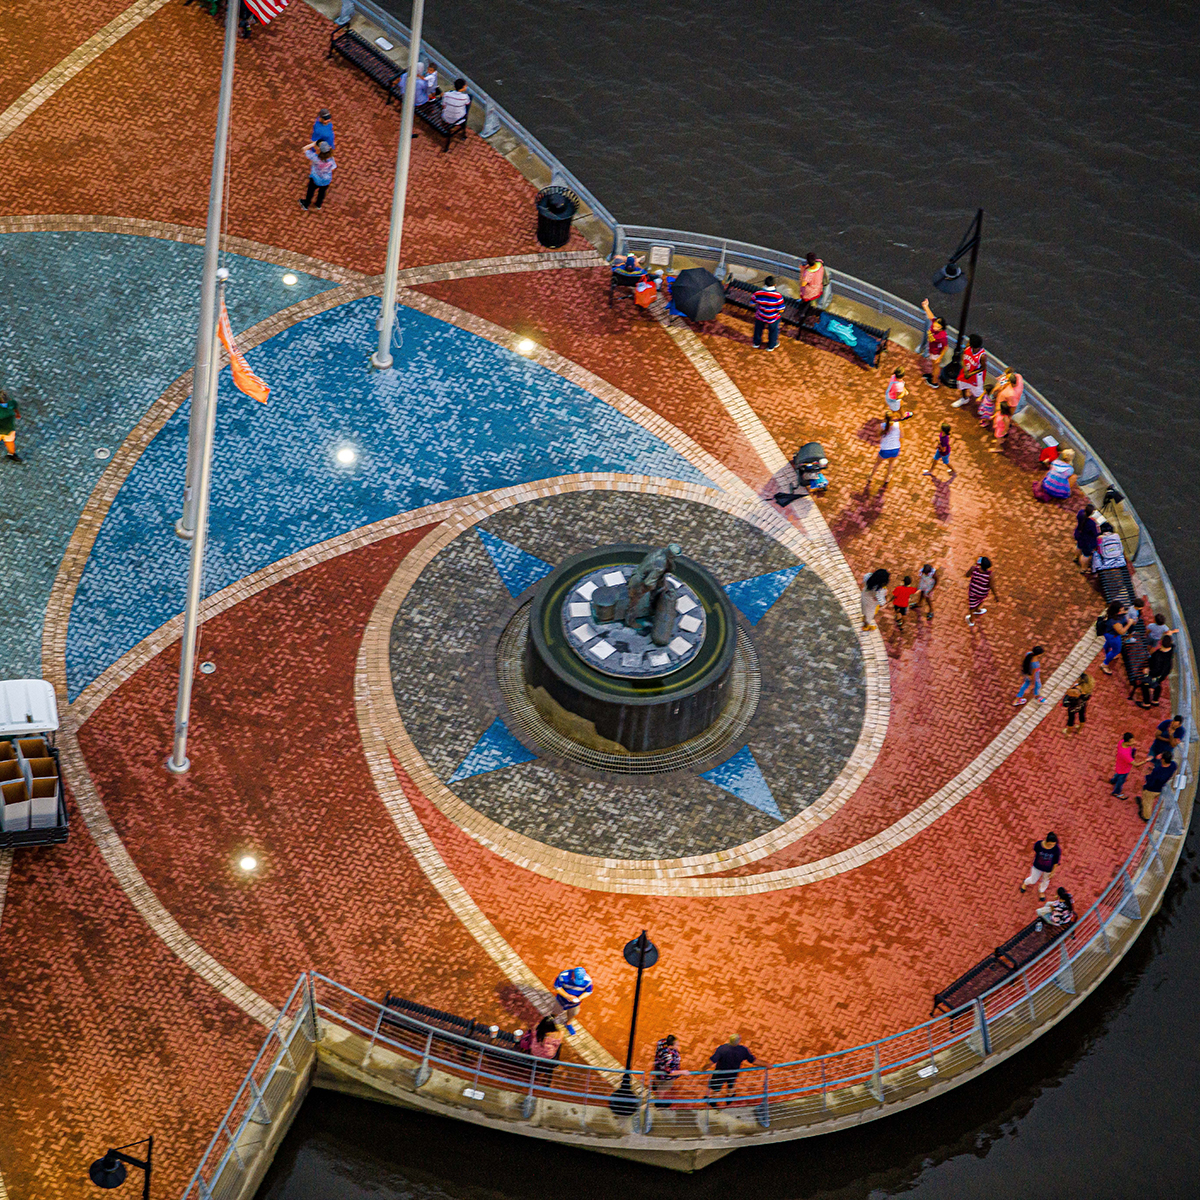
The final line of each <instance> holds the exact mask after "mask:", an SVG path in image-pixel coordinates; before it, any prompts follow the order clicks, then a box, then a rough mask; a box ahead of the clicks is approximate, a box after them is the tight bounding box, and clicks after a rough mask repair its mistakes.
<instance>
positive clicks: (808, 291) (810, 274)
mask: <svg viewBox="0 0 1200 1200" xmlns="http://www.w3.org/2000/svg"><path fill="white" fill-rule="evenodd" d="M804 262H805V265H804V267H803V268H801V271H800V320H801V321H802V322H803V320H804V318H805V317H807V316H808V313H809V310H810V309H811V308H812V307H813V306H814V305H815V304H816V302H817V301H818V300H820V298H821V293H822V292H824V290H825V264H824V263H823V262H822V261H821V259H819V258H818V257H817V256H816V255H815V254H814V253H812V251H809V253H808V256H807V257H806V258H805V260H804Z"/></svg>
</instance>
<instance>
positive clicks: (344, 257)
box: [0, 3, 587, 273]
mask: <svg viewBox="0 0 1200 1200" xmlns="http://www.w3.org/2000/svg"><path fill="white" fill-rule="evenodd" d="M331 28H332V25H331V23H330V22H329V21H327V20H326V19H325V18H324V17H323V16H321V15H320V14H319V13H318V12H316V11H315V10H314V9H311V8H309V6H308V5H307V4H299V3H297V4H292V5H291V6H290V7H289V8H288V11H287V12H286V13H284V14H283V15H282V16H281V17H279V18H278V19H277V20H275V21H273V22H272V23H271V24H270V25H269V26H267V27H266V28H265V29H263V28H260V29H256V30H255V32H254V35H253V37H251V38H250V39H248V40H246V39H242V40H239V42H238V49H237V60H236V61H237V73H236V75H235V86H234V103H233V118H232V127H231V141H230V150H229V164H230V177H231V181H232V183H231V192H230V199H229V206H228V207H229V221H228V232H229V233H231V234H234V235H236V236H241V237H247V238H252V239H254V240H256V241H259V242H265V243H267V244H268V245H272V246H280V247H284V248H286V249H289V250H295V251H299V252H301V253H305V254H310V255H312V256H313V257H315V258H319V259H323V260H325V261H327V262H335V263H338V264H340V265H342V266H347V267H351V268H354V269H356V270H360V271H366V272H369V273H377V272H380V271H382V270H383V264H384V253H385V250H386V246H387V230H388V217H389V213H390V205H391V193H392V180H393V176H394V172H395V162H396V142H397V135H398V133H399V124H400V121H399V110H398V109H397V107H396V105H395V104H394V103H393V104H392V105H390V106H389V105H386V104H385V103H384V95H383V91H382V90H381V89H380V88H378V87H376V85H375V84H373V83H371V82H370V80H368V79H367V78H366V76H364V75H363V74H362V73H361V72H360V71H357V70H356V69H354V68H352V67H350V66H349V65H348V64H346V63H343V62H342V61H341V60H340V59H337V60H333V61H327V60H326V58H325V54H326V52H327V50H328V47H329V31H330V29H331ZM220 72H221V27H220V26H219V25H217V24H216V23H215V22H214V21H213V20H212V19H211V18H210V17H208V16H207V14H205V13H204V12H203V11H202V10H200V9H199V7H198V6H197V5H192V6H191V7H190V8H185V7H183V5H181V4H168V5H167V6H166V7H165V8H162V9H160V10H159V11H158V12H157V13H155V14H154V16H152V17H150V18H149V19H148V20H146V21H144V22H143V23H142V24H141V25H139V26H138V27H137V28H136V29H135V30H133V31H132V32H131V33H129V34H128V35H127V36H126V37H124V38H123V39H122V40H121V41H120V42H118V43H117V44H116V45H115V46H114V47H113V48H112V49H111V50H109V51H108V52H107V53H105V54H104V55H102V56H101V57H100V58H99V59H98V60H97V61H96V62H94V63H93V64H92V65H91V66H89V67H88V68H87V69H86V70H85V71H83V72H82V73H81V74H79V75H78V76H76V78H75V79H74V80H72V82H71V83H70V84H69V85H68V86H67V87H66V88H64V89H63V90H62V91H61V92H59V93H58V95H56V96H55V97H54V98H53V99H52V100H50V101H49V102H47V103H46V104H44V105H43V106H42V107H41V108H40V109H38V111H37V112H35V113H34V114H33V115H32V116H31V117H30V118H29V119H28V120H27V121H26V122H25V123H24V124H23V125H21V126H20V127H19V128H18V129H17V130H16V132H15V133H13V135H12V136H11V137H10V138H8V139H7V141H6V142H5V143H4V150H5V177H6V184H7V186H6V187H5V189H4V193H3V196H2V197H0V214H10V213H21V214H25V213H88V214H100V215H104V216H122V217H140V218H145V219H152V220H158V221H172V222H177V223H179V224H183V225H192V226H199V227H202V226H203V225H204V222H205V216H206V213H207V209H208V184H209V173H210V171H211V163H212V139H213V131H214V129H215V127H216V103H217V87H218V83H219V79H220ZM181 81H184V83H183V84H182V86H181ZM114 97H120V103H116V104H115V103H113V98H114ZM163 97H170V98H171V99H170V101H169V102H168V103H164V100H163ZM323 105H324V106H327V107H328V108H330V109H331V110H332V112H333V114H334V127H335V131H336V133H337V153H336V155H335V157H336V159H337V163H338V169H337V171H336V172H335V174H334V183H333V186H332V187H331V188H330V189H329V196H328V199H327V201H326V207H325V210H324V211H323V212H320V213H317V212H310V213H305V212H304V211H303V210H302V209H301V208H300V206H299V204H298V201H299V199H300V197H301V196H303V194H304V184H305V179H306V178H307V174H308V163H307V161H306V160H305V159H304V157H303V154H302V150H303V147H304V145H305V144H306V143H307V141H308V139H309V132H310V131H311V129H312V122H313V117H314V115H315V113H316V111H317V109H319V108H320V107H322V106H323ZM533 195H534V189H533V187H532V185H531V184H529V183H528V182H527V181H526V180H525V179H524V178H523V177H522V176H521V175H520V174H519V173H518V172H517V171H516V169H515V168H513V167H512V166H511V165H510V164H509V163H508V162H506V161H505V160H504V159H503V158H501V157H500V156H499V155H498V154H496V153H495V152H494V151H493V150H492V149H491V148H490V147H489V146H488V145H487V144H486V143H485V142H483V141H482V140H481V139H480V138H478V137H476V136H475V135H474V134H473V133H469V134H468V136H467V140H466V142H465V143H461V144H460V143H458V142H455V144H454V147H453V149H452V150H451V151H450V152H449V153H448V154H443V153H442V150H441V144H439V143H438V142H436V141H435V140H434V139H433V137H432V136H431V135H429V134H428V133H425V132H421V133H420V135H419V137H418V139H417V140H416V141H415V142H414V143H413V158H412V175H411V181H410V189H409V195H408V204H407V209H406V216H405V234H404V244H403V253H402V255H401V262H402V265H405V266H412V265H415V264H422V263H431V262H445V261H451V260H460V259H471V258H482V257H488V256H492V255H502V254H524V253H531V252H534V251H536V250H538V246H537V242H536V239H535V232H536V222H535V219H534V215H533ZM569 248H573V249H586V248H587V244H586V243H585V242H584V241H583V239H582V238H579V237H577V236H576V237H575V238H573V241H572V244H571V247H569Z"/></svg>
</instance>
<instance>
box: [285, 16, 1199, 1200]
mask: <svg viewBox="0 0 1200 1200" xmlns="http://www.w3.org/2000/svg"><path fill="white" fill-rule="evenodd" d="M395 11H396V12H397V15H399V16H400V17H401V18H402V19H404V20H407V17H408V6H407V4H395ZM968 16H969V19H970V23H969V24H968V23H967V18H968ZM426 29H427V39H428V41H429V42H430V43H431V44H432V45H433V46H434V47H436V48H437V49H440V50H442V51H444V52H445V53H446V54H448V55H449V56H450V57H451V58H452V59H453V60H454V61H455V62H456V63H457V64H458V65H459V66H461V67H462V68H463V69H464V70H466V71H468V72H470V74H471V75H472V76H473V77H474V78H475V79H476V80H477V81H478V83H479V84H480V85H481V86H483V87H485V88H487V89H488V90H489V91H490V92H491V93H492V94H493V95H494V96H495V97H496V98H497V99H498V100H499V101H500V102H501V103H502V104H503V105H505V107H507V108H508V109H509V110H510V111H511V112H512V113H513V114H514V116H516V117H517V119H518V120H520V121H521V122H522V123H524V124H525V125H526V127H527V128H529V129H530V130H531V131H532V132H533V133H534V134H535V135H536V136H537V137H539V138H540V139H541V140H542V142H543V143H545V145H547V146H548V147H549V148H550V149H551V150H552V151H553V152H554V153H556V154H557V155H558V156H559V157H560V158H561V159H562V161H563V162H564V163H565V164H566V165H567V166H568V167H569V168H570V169H572V170H573V171H574V172H575V173H576V174H577V175H578V176H579V177H580V178H581V179H582V180H583V181H584V182H585V183H586V184H587V185H588V186H589V187H590V188H591V190H592V191H593V192H594V193H595V195H596V196H597V197H599V198H600V199H601V200H602V201H603V202H604V203H605V204H606V205H607V206H608V207H609V208H610V209H611V211H612V212H613V213H614V214H615V215H616V216H617V218H618V219H619V220H623V221H625V222H628V223H631V224H650V225H664V226H668V227H674V228H679V229H694V230H699V231H701V232H707V233H713V234H720V235H724V236H728V237H731V238H738V239H742V240H745V241H749V242H757V243H760V244H762V245H767V246H773V247H776V248H777V249H780V250H785V251H790V252H792V253H803V252H806V251H808V250H809V249H815V250H817V251H818V252H820V253H821V254H822V256H823V257H824V258H825V259H826V261H828V262H829V263H830V265H832V266H836V267H839V268H841V269H843V270H846V271H849V272H850V273H852V274H854V275H858V276H860V277H862V278H864V279H869V280H871V281H872V282H874V283H877V284H879V285H880V286H882V287H885V288H888V289H889V290H891V291H894V292H896V293H898V294H899V295H902V296H905V297H907V298H909V299H912V300H916V301H919V300H920V299H921V297H922V296H924V295H926V294H928V280H929V278H930V277H931V276H932V274H933V272H934V270H935V269H936V268H937V267H938V266H939V265H941V262H942V260H943V258H944V256H945V255H946V254H947V253H949V252H950V251H951V250H952V249H953V248H954V246H955V245H956V243H957V242H958V239H959V237H960V236H961V234H962V232H963V231H964V230H965V228H966V226H967V224H968V222H969V221H970V218H971V216H972V215H973V213H974V210H975V209H976V208H977V207H980V206H981V207H983V208H984V209H985V210H986V212H987V216H986V218H985V227H984V245H983V254H982V258H981V261H980V270H979V275H978V278H977V282H976V289H975V300H974V301H973V306H972V311H973V314H974V316H973V319H972V320H971V322H970V325H971V328H972V329H977V330H978V331H980V332H981V333H982V334H983V335H984V337H985V339H986V341H987V342H988V343H989V345H991V346H992V347H993V348H994V349H995V351H996V352H997V353H998V354H999V355H1000V356H1001V357H1002V358H1004V359H1006V360H1007V361H1008V362H1010V363H1011V364H1012V365H1014V366H1015V367H1017V369H1018V370H1021V371H1022V372H1024V373H1025V374H1027V375H1028V376H1029V377H1030V379H1031V380H1032V381H1033V382H1034V383H1036V384H1037V386H1038V387H1039V388H1041V390H1042V391H1043V392H1044V393H1045V394H1046V395H1047V396H1048V397H1049V399H1050V400H1051V401H1052V402H1053V403H1055V404H1056V405H1057V406H1058V407H1059V408H1060V409H1061V410H1062V411H1063V412H1064V413H1066V415H1067V416H1068V417H1069V418H1070V419H1071V420H1072V421H1074V422H1075V423H1076V425H1078V426H1079V428H1080V429H1081V430H1082V431H1083V432H1084V433H1085V434H1086V435H1087V436H1088V438H1089V439H1090V440H1091V442H1092V443H1093V445H1094V446H1095V447H1096V449H1097V450H1098V451H1099V452H1100V454H1101V455H1102V456H1103V457H1104V458H1105V459H1106V460H1107V462H1108V464H1109V465H1110V466H1111V467H1112V469H1113V470H1114V472H1115V473H1116V477H1117V479H1118V480H1119V482H1120V485H1121V488H1122V490H1123V491H1125V492H1126V493H1127V494H1128V495H1129V496H1130V498H1131V499H1132V500H1133V501H1134V502H1135V503H1136V505H1137V507H1138V509H1139V511H1140V513H1141V515H1142V517H1143V519H1144V520H1145V521H1146V522H1147V524H1148V525H1149V527H1150V530H1151V533H1152V534H1153V536H1154V539H1155V542H1156V544H1157V547H1158V549H1159V552H1160V554H1161V555H1162V557H1163V560H1164V561H1165V563H1166V564H1167V567H1168V570H1169V571H1170V573H1171V576H1172V579H1173V581H1174V583H1175V586H1176V588H1177V590H1178V591H1179V594H1180V597H1181V600H1182V602H1183V605H1184V609H1185V611H1186V613H1187V616H1188V619H1189V621H1190V622H1191V623H1192V627H1193V629H1200V604H1198V602H1200V567H1198V565H1197V561H1196V554H1195V546H1196V538H1195V533H1194V529H1195V517H1194V509H1195V499H1194V497H1193V496H1192V494H1191V487H1192V486H1193V484H1194V480H1195V477H1196V468H1197V458H1198V440H1197V433H1198V426H1200V413H1198V406H1197V401H1196V391H1197V389H1196V382H1195V377H1196V371H1197V367H1196V363H1195V358H1196V354H1197V346H1198V345H1200V321H1198V319H1197V314H1196V304H1197V300H1198V297H1200V262H1198V258H1200V127H1198V119H1197V113H1198V112H1200V9H1198V8H1197V6H1196V5H1195V4H1168V3H1161V2H1159V3H1148V4H1133V3H1129V4H1123V5H1117V4H1112V3H1097V4H1084V3H1078V2H1076V3H1069V4H1051V3H1048V2H1047V0H1037V2H1029V3H1021V2H1019V0H1005V2H1004V3H1001V4H989V5H982V4H980V5H970V6H966V5H955V6H953V7H950V6H941V7H939V6H935V5H931V4H928V3H911V2H904V0H902V2H900V3H888V4H884V3H881V2H879V0H868V2H864V3H859V4H846V3H842V4H838V5H833V4H828V3H808V4H768V3H760V2H757V0H756V2H746V0H743V2H741V3H738V4H724V5H720V4H716V3H713V2H712V0H693V2H692V3H690V4H686V5H684V4H666V3H662V2H661V0H641V2H638V0H605V2H603V3H601V2H600V0H587V2H568V0H558V2H557V3H553V4H551V3H547V2H545V0H543V2H541V3H534V2H532V0H525V2H521V0H457V2H456V3H454V4H449V3H447V2H446V0H429V7H428V10H427V14H426ZM940 307H941V309H942V310H944V311H946V312H947V315H949V316H951V317H954V316H956V312H955V311H954V310H953V308H947V307H946V306H945V305H941V306H940ZM1195 862H1196V858H1195V845H1194V837H1192V838H1189V844H1188V849H1187V852H1186V855H1185V858H1184V861H1183V863H1182V864H1181V867H1180V871H1179V873H1178V875H1177V877H1176V880H1175V882H1174V884H1173V886H1172V888H1171V891H1170V893H1169V896H1168V899H1167V901H1166V903H1165V904H1164V906H1163V909H1162V912H1161V913H1160V915H1159V916H1158V917H1157V918H1156V920H1155V922H1154V923H1153V925H1152V927H1151V928H1150V929H1149V930H1148V931H1147V932H1146V934H1144V935H1143V938H1142V940H1141V941H1140V943H1139V945H1138V946H1137V948H1136V949H1135V950H1134V951H1133V952H1132V953H1131V954H1130V956H1129V957H1128V958H1127V959H1126V960H1125V961H1124V963H1122V965H1121V966H1120V968H1119V969H1118V970H1117V971H1116V972H1114V974H1113V976H1112V977H1110V979H1109V981H1108V982H1107V983H1106V985H1105V987H1104V988H1103V989H1102V991H1101V992H1100V993H1099V994H1098V995H1096V996H1095V997H1093V998H1091V999H1090V1000H1089V1002H1088V1003H1087V1004H1085V1005H1084V1006H1083V1007H1082V1008H1081V1010H1079V1011H1078V1012H1077V1013H1076V1014H1075V1015H1074V1016H1073V1017H1072V1018H1071V1019H1070V1020H1069V1021H1067V1022H1065V1023H1064V1024H1063V1025H1061V1026H1060V1027H1059V1028H1058V1029H1056V1030H1055V1031H1053V1032H1052V1033H1050V1034H1048V1035H1046V1036H1045V1037H1043V1038H1042V1039H1041V1040H1040V1041H1039V1042H1038V1043H1037V1045H1036V1046H1035V1047H1034V1048H1033V1049H1032V1050H1031V1051H1030V1052H1028V1053H1026V1054H1025V1055H1023V1056H1020V1057H1018V1058H1017V1059H1016V1060H1014V1061H1011V1062H1010V1063H1008V1064H1005V1065H1003V1066H1001V1067H999V1068H997V1069H995V1070H993V1071H991V1072H989V1073H988V1075H987V1076H986V1077H984V1078H983V1079H981V1080H979V1081H977V1082H976V1083H974V1084H972V1085H970V1086H968V1087H965V1088H960V1089H958V1090H957V1091H956V1092H954V1093H953V1094H952V1095H951V1096H950V1097H948V1098H946V1099H943V1100H941V1101H938V1102H935V1103H932V1104H928V1105H924V1106H922V1107H921V1108H918V1109H917V1110H915V1111H914V1112H912V1113H910V1114H907V1115H902V1116H899V1117H894V1118H891V1119H890V1120H887V1121H884V1122H881V1123H879V1124H876V1125H873V1126H868V1127H866V1128H864V1129H862V1130H858V1131H854V1132H851V1133H844V1134H837V1135H834V1136H831V1137H828V1138H824V1139H819V1140H818V1141H815V1142H795V1143H791V1144H790V1145H786V1146H780V1147H775V1148H771V1149H765V1150H744V1151H739V1152H738V1153H736V1154H734V1155H732V1156H730V1157H729V1158H727V1159H725V1160H723V1161H722V1162H719V1163H717V1164H715V1165H714V1166H712V1167H709V1168H708V1169H707V1170H705V1171H704V1172H701V1173H700V1174H699V1175H696V1176H693V1177H690V1178H687V1177H679V1176H674V1175H670V1174H667V1173H664V1172H660V1171H652V1170H650V1169H648V1168H640V1167H636V1166H633V1165H630V1164H625V1163H621V1162H619V1161H618V1160H610V1159H606V1158H603V1157H600V1156H598V1155H589V1154H586V1153H583V1152H575V1151H564V1150H560V1149H556V1148H553V1147H546V1146H543V1145H540V1144H538V1143H535V1142H530V1141H527V1140H525V1139H521V1138H515V1137H507V1136H502V1135H499V1134H489V1133H487V1132H479V1131H475V1130H471V1129H469V1128H466V1127H463V1126H459V1125H454V1124H450V1123H447V1122H439V1121H434V1120H430V1119H424V1118H419V1117H415V1116H411V1115H407V1114H403V1113H400V1112H397V1111H393V1110H389V1109H385V1108H382V1107H377V1106H373V1105H368V1104H362V1103H358V1102H351V1101H347V1100H344V1099H342V1098H339V1097H331V1096H328V1095H326V1094H323V1093H314V1095H313V1097H312V1098H311V1099H310V1101H309V1102H308V1105H307V1106H306V1109H305V1110H304V1112H303V1113H302V1114H301V1116H300V1118H299V1120H298V1122H297V1124H296V1126H295V1128H294V1130H293V1133H292V1135H291V1136H290V1137H289V1139H288V1142H287V1143H286V1144H285V1147H284V1150H283V1151H282V1152H281V1154H280V1157H279V1159H278V1161H277V1163H276V1166H275V1168H274V1169H273V1171H272V1174H271V1177H270V1178H269V1180H268V1182H267V1184H266V1185H265V1186H264V1190H263V1195H264V1196H266V1197H270V1200H284V1198H286V1200H293V1198H299V1197H329V1198H331V1200H351V1198H354V1200H358V1198H359V1197H368V1196H370V1197H378V1198H381V1200H393V1198H399V1197H405V1198H408V1197H413V1198H417V1197H419V1198H421V1200H425V1198H426V1197H428V1198H437V1200H440V1198H442V1197H455V1198H467V1197H470V1198H472V1200H473V1198H476V1197H478V1198H480V1200H482V1198H483V1197H505V1198H512V1200H517V1198H520V1200H524V1198H526V1197H528V1198H530V1200H534V1198H538V1200H540V1198H541V1197H547V1198H549V1197H551V1196H553V1197H555V1198H556V1200H561V1197H562V1196H563V1195H564V1193H565V1192H567V1191H568V1190H569V1191H571V1192H573V1193H574V1194H576V1195H587V1196H592V1195H601V1196H608V1195H617V1194H621V1195H623V1196H625V1197H627V1198H628V1200H640V1198H641V1197H643V1196H645V1197H649V1196H652V1195H653V1196H670V1197H674V1196H687V1197H698V1198H707V1197H717V1196H725V1195H728V1194H730V1193H736V1194H739V1195H750V1194H752V1195H756V1196H761V1197H763V1198H764V1200H776V1198H777V1200H798V1198H800V1197H859V1196H864V1197H865V1196H891V1195H896V1194H900V1193H911V1194H914V1195H916V1196H922V1197H925V1196H927V1197H934V1196H938V1197H941V1196H945V1197H955V1198H957V1197H972V1196H980V1197H990V1196H1022V1197H1076V1196H1078V1197H1109V1196H1112V1197H1125V1196H1131V1197H1132V1196H1136V1197H1139V1198H1140V1197H1144V1196H1155V1197H1157V1196H1169V1197H1175V1196H1179V1197H1190V1196H1196V1195H1200V1145H1198V1143H1197V1117H1196V1113H1197V1110H1198V1101H1200V1019H1198V1017H1197V1013H1196V1005H1195V1002H1194V997H1196V996H1197V995H1198V994H1200V990H1198V987H1197V985H1198V984H1200V950H1198V947H1200V903H1197V891H1198V889H1197V888H1196V886H1195V885H1196V883H1197V882H1198V881H1200V875H1198V874H1197V871H1196V868H1195Z"/></svg>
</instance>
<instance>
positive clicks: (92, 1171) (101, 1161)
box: [88, 1136, 154, 1200]
mask: <svg viewBox="0 0 1200 1200" xmlns="http://www.w3.org/2000/svg"><path fill="white" fill-rule="evenodd" d="M134 1146H145V1147H146V1160H145V1162H143V1161H142V1160H141V1159H140V1158H133V1157H132V1156H131V1155H128V1154H123V1153H122V1151H124V1150H131V1149H133V1147H134ZM153 1157H154V1138H153V1136H151V1137H148V1138H143V1139H142V1140H141V1141H140V1142H130V1143H129V1145H128V1146H117V1147H115V1148H114V1149H109V1150H108V1151H106V1152H105V1155H104V1157H103V1158H98V1159H96V1161H95V1162H94V1163H92V1165H91V1166H90V1167H88V1178H89V1179H90V1180H91V1181H92V1182H93V1183H94V1184H95V1185H96V1186H97V1187H100V1188H115V1187H120V1186H121V1184H123V1183H124V1182H125V1175H126V1171H125V1165H126V1163H128V1164H129V1166H131V1167H139V1168H140V1169H141V1170H142V1171H143V1172H144V1173H145V1178H144V1179H143V1181H142V1200H150V1163H151V1160H152V1159H153Z"/></svg>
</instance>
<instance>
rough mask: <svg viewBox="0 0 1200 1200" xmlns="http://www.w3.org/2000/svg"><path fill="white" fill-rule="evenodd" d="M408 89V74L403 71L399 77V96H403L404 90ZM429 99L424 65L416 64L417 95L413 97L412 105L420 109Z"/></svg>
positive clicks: (421, 63)
mask: <svg viewBox="0 0 1200 1200" xmlns="http://www.w3.org/2000/svg"><path fill="white" fill-rule="evenodd" d="M406 87H408V72H407V71H405V72H404V73H403V74H402V75H401V76H400V95H402V96H403V95H404V89H405V88H406ZM429 98H430V91H429V83H428V81H427V80H426V78H425V64H424V63H423V62H419V63H417V94H416V95H415V96H414V97H413V103H414V104H415V105H416V106H417V107H418V108H420V107H421V105H422V104H428V103H429Z"/></svg>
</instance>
